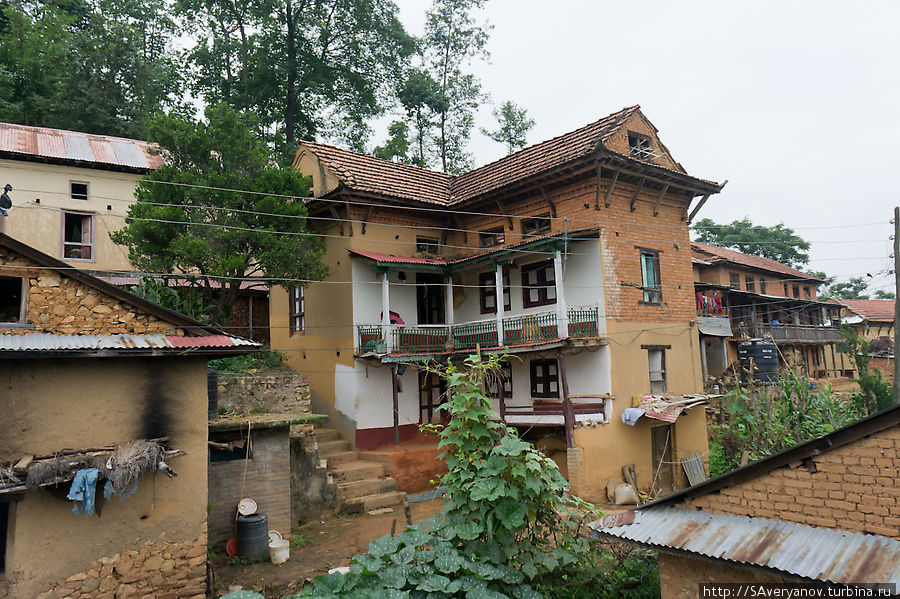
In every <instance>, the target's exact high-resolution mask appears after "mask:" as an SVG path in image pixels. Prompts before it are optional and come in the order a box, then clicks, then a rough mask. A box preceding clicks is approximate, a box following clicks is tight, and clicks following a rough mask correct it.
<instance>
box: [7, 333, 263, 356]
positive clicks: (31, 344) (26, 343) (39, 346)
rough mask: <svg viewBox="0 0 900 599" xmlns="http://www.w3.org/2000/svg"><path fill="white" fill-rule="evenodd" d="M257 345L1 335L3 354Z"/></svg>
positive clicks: (211, 339) (229, 340)
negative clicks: (4, 352) (7, 352)
mask: <svg viewBox="0 0 900 599" xmlns="http://www.w3.org/2000/svg"><path fill="white" fill-rule="evenodd" d="M259 345H260V344H259V343H257V342H255V341H250V340H247V339H243V338H241V337H233V336H231V335H206V336H200V337H176V336H173V335H162V334H150V335H55V334H53V333H33V334H25V335H0V352H3V351H69V350H98V349H111V350H130V349H177V348H183V347H199V348H205V347H237V346H250V347H259Z"/></svg>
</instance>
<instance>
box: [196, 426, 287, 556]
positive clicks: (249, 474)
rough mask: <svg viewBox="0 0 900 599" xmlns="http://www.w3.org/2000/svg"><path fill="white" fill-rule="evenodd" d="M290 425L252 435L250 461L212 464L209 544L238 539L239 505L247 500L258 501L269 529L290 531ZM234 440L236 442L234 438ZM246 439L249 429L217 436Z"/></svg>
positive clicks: (256, 431) (283, 531)
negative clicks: (236, 527)
mask: <svg viewBox="0 0 900 599" xmlns="http://www.w3.org/2000/svg"><path fill="white" fill-rule="evenodd" d="M289 432H290V427H289V426H279V427H277V428H261V429H257V430H251V432H250V447H251V450H250V459H249V460H243V459H240V460H230V461H224V462H218V461H212V460H210V461H209V466H208V468H209V505H210V511H209V543H210V545H213V546H215V545H218V544H223V543H225V542H226V541H227V540H228V539H230V538H231V537H233V536H235V530H234V522H235V514H236V512H237V504H238V502H239V501H240V500H241V499H243V498H244V497H249V498H251V499H253V500H254V501H255V502H256V505H257V506H258V507H259V513H261V514H266V516H267V517H268V519H269V524H268V526H269V530H277V531H278V532H280V533H282V534H284V535H286V534H288V533H289V532H291V529H292V528H293V527H292V524H293V523H292V521H291V450H290V445H289V441H288V435H289ZM232 437H233V439H232ZM246 438H247V427H246V426H244V427H241V428H239V429H236V430H234V431H231V432H230V433H223V432H219V433H216V434H215V439H216V440H218V441H228V440H239V439H245V440H246Z"/></svg>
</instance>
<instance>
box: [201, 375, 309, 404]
mask: <svg viewBox="0 0 900 599" xmlns="http://www.w3.org/2000/svg"><path fill="white" fill-rule="evenodd" d="M309 402H310V393H309V382H308V381H307V380H306V377H305V376H303V375H302V374H301V373H299V372H297V371H296V370H285V371H272V372H266V373H261V374H231V373H219V406H223V407H224V408H225V409H227V410H228V411H234V412H236V413H238V414H248V413H250V412H251V411H254V410H256V411H257V412H260V411H265V412H272V413H277V414H303V413H308V412H309V411H310V408H309Z"/></svg>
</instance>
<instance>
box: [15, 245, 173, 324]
mask: <svg viewBox="0 0 900 599" xmlns="http://www.w3.org/2000/svg"><path fill="white" fill-rule="evenodd" d="M0 264H3V265H4V266H5V267H14V268H4V269H3V272H2V275H3V276H4V277H22V278H25V279H26V280H27V286H26V293H27V298H26V302H25V306H26V308H25V310H26V322H27V324H28V325H30V326H29V327H28V328H12V329H2V332H3V333H5V334H29V333H56V334H71V335H74V334H78V335H117V334H146V333H162V334H166V335H183V334H184V332H183V331H182V330H181V329H178V328H176V327H175V326H173V325H172V324H171V323H168V322H165V321H162V320H160V319H158V318H156V317H155V316H151V315H149V314H145V313H142V312H141V311H140V310H138V309H136V308H134V307H133V306H130V305H128V304H126V303H123V302H120V301H118V300H116V299H114V298H112V297H110V296H108V295H105V294H103V293H101V292H99V291H97V290H96V289H94V288H93V287H89V286H88V285H83V284H82V283H79V282H78V281H76V280H74V279H70V278H68V277H66V276H64V275H61V274H59V273H57V272H55V271H52V270H43V269H39V268H36V265H35V264H33V263H32V262H31V261H29V260H27V259H25V258H23V257H21V256H18V255H17V254H15V253H13V252H11V251H9V250H4V249H0ZM19 267H21V268H19Z"/></svg>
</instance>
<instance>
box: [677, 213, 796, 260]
mask: <svg viewBox="0 0 900 599" xmlns="http://www.w3.org/2000/svg"><path fill="white" fill-rule="evenodd" d="M691 229H692V230H693V231H694V233H695V235H696V238H697V241H701V242H703V243H710V244H712V245H717V246H720V247H724V248H731V249H734V250H737V251H739V252H743V253H745V254H751V255H753V256H762V257H763V258H771V259H772V260H777V261H778V262H781V263H782V264H787V265H788V266H791V267H794V268H799V267H800V266H802V265H804V264H806V263H808V262H809V242H808V241H806V240H805V239H803V238H802V237H800V236H799V235H797V234H796V233H794V230H793V229H791V228H790V227H786V226H784V224H783V223H779V224H777V225H775V226H773V227H766V226H763V225H754V224H753V223H752V222H751V221H750V219H749V218H747V217H744V218H743V219H742V220H735V221H732V222H730V223H728V224H724V225H720V224H718V223H716V222H714V221H712V220H711V219H708V218H704V219H701V220H699V221H697V223H696V224H694V225H693V226H692V227H691Z"/></svg>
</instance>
